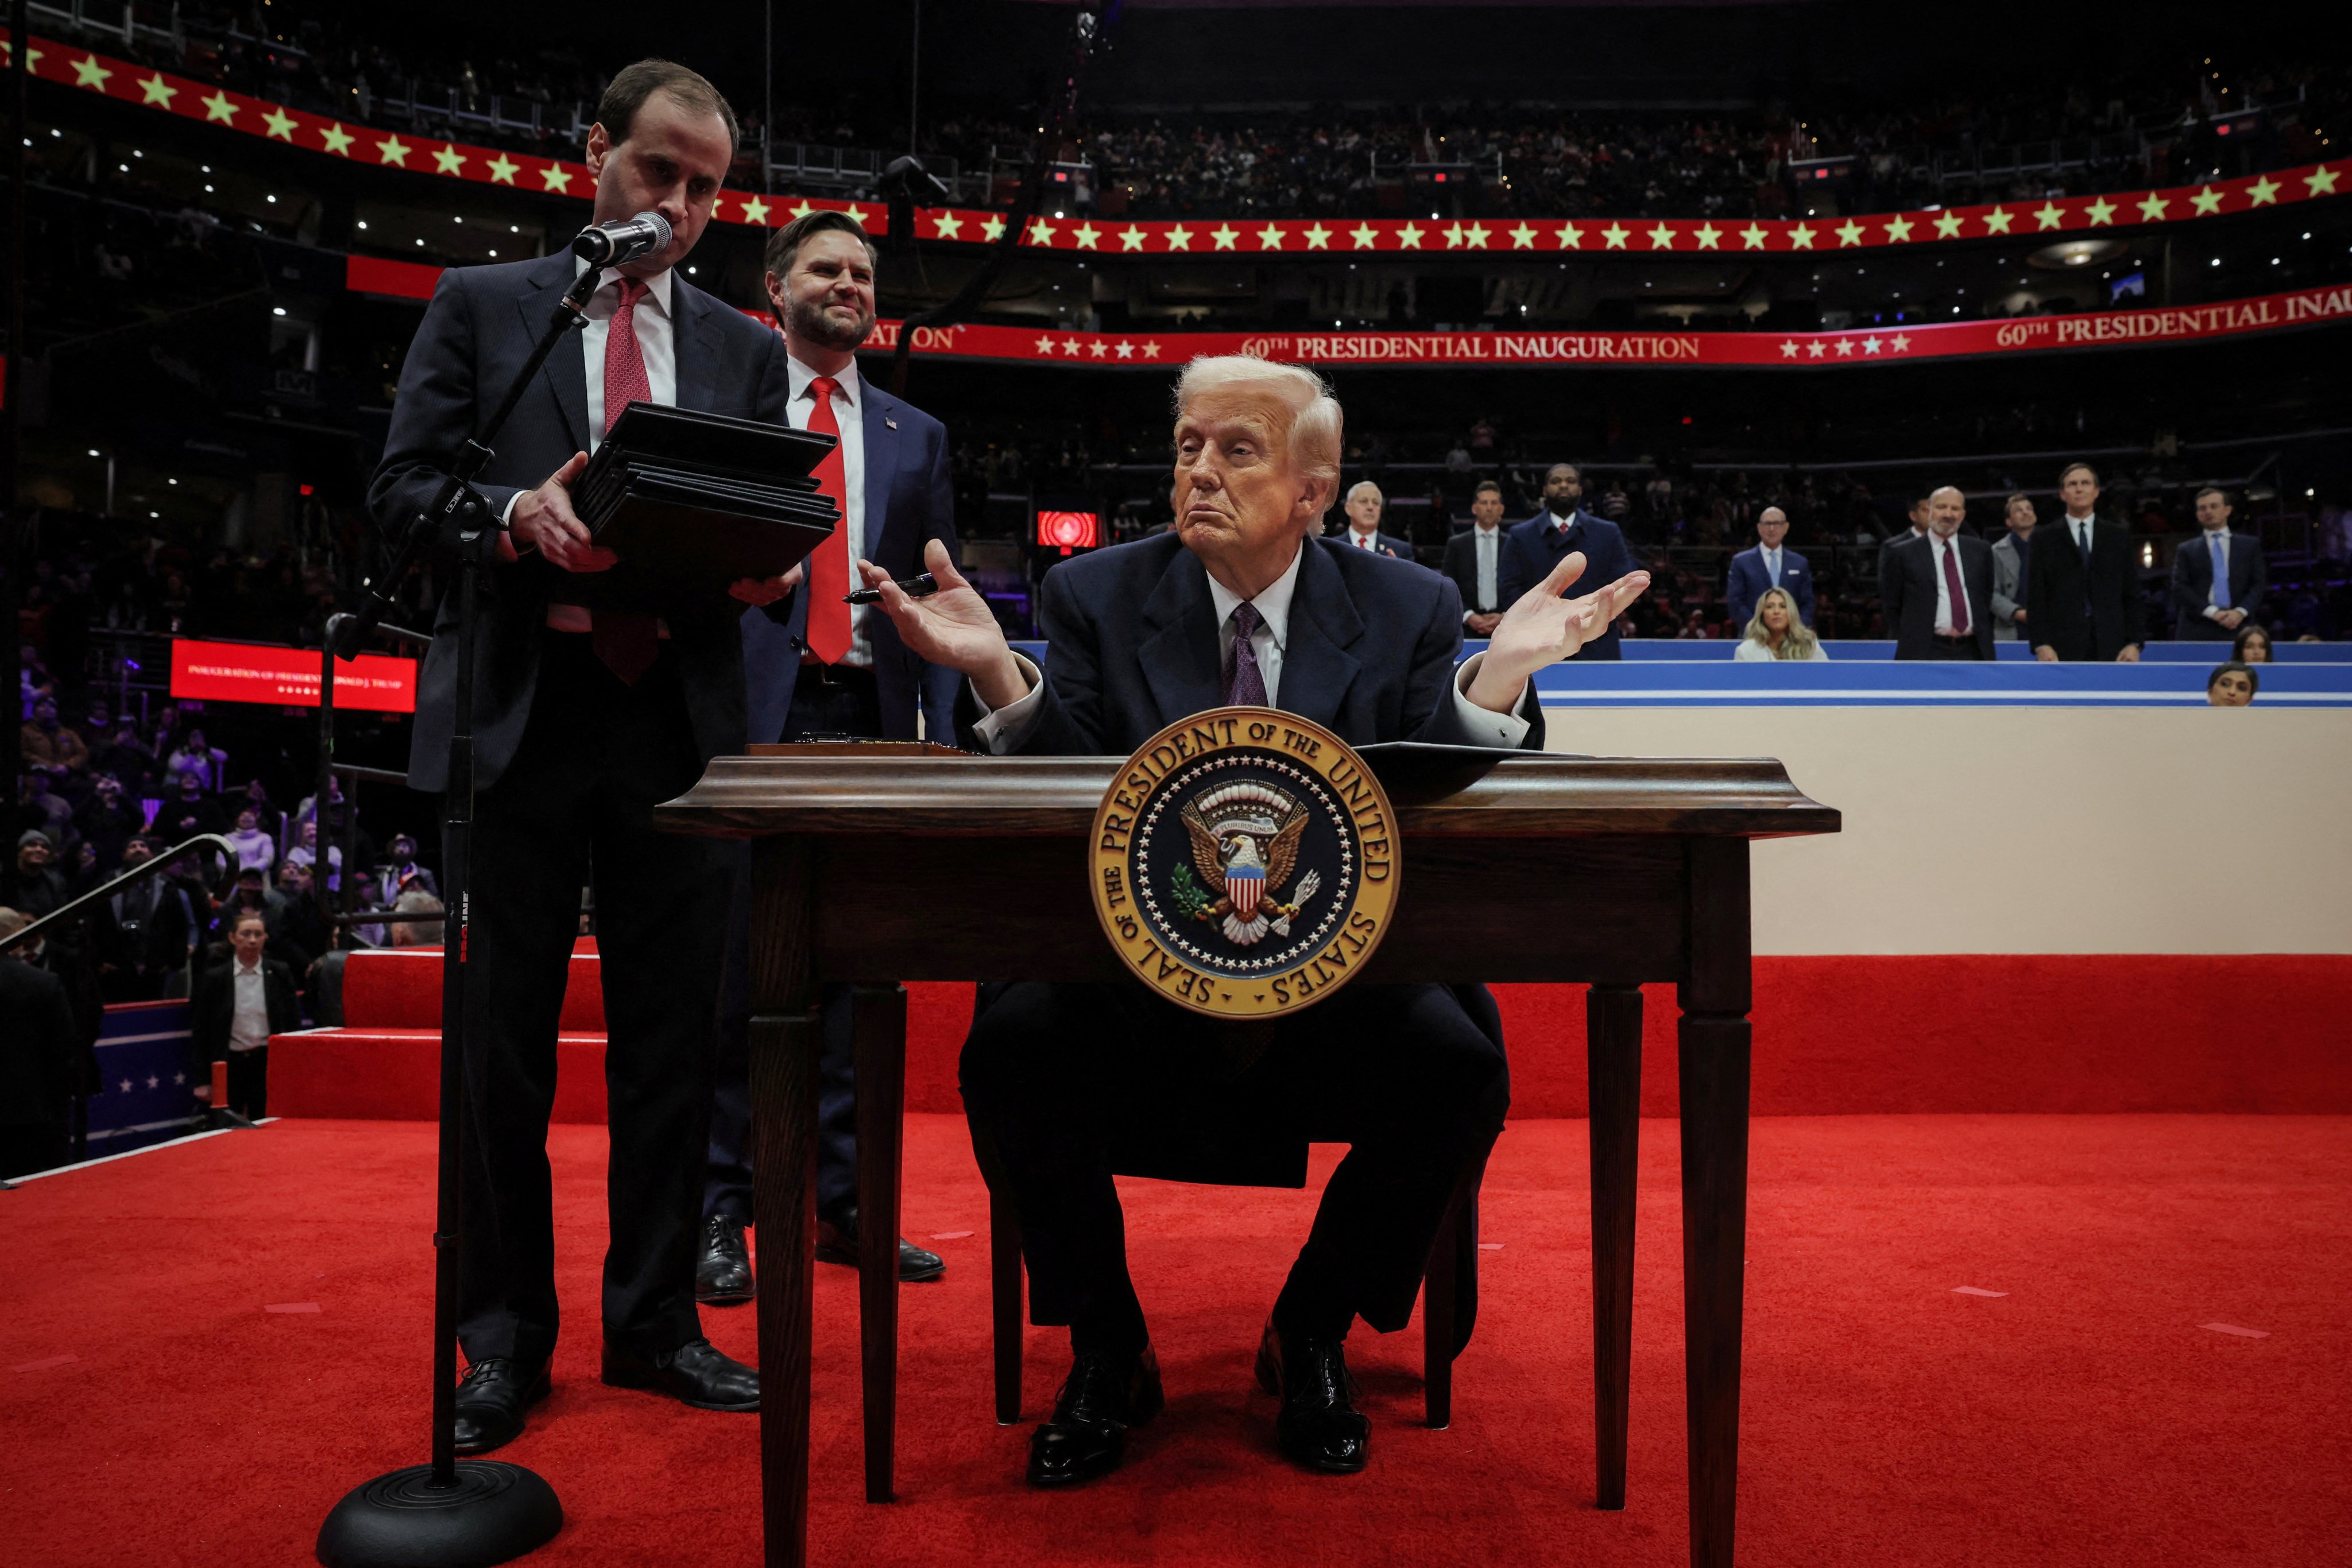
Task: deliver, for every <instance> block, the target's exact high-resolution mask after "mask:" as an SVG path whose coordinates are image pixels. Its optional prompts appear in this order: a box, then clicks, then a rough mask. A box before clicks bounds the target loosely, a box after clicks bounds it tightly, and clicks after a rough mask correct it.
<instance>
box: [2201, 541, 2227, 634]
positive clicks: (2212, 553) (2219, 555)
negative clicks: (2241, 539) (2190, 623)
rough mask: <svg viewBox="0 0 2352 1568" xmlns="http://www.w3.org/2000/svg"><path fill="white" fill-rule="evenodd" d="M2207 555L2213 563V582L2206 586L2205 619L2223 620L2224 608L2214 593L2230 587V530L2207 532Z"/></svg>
mask: <svg viewBox="0 0 2352 1568" xmlns="http://www.w3.org/2000/svg"><path fill="white" fill-rule="evenodd" d="M2205 553H2206V555H2207V556H2209V557H2210V558H2211V559H2212V562H2213V580H2212V581H2210V582H2209V583H2207V584H2206V585H2205V618H2206V619H2207V620H2209V621H2219V620H2220V619H2221V614H2222V609H2223V607H2222V606H2221V604H2220V603H2219V602H2217V601H2216V599H2215V596H2214V591H2215V590H2216V589H2224V588H2227V587H2229V586H2230V530H2229V528H2226V527H2223V528H2208V529H2206V530H2205Z"/></svg>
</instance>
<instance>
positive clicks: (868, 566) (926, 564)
mask: <svg viewBox="0 0 2352 1568" xmlns="http://www.w3.org/2000/svg"><path fill="white" fill-rule="evenodd" d="M923 570H925V571H928V572H929V573H930V574H931V576H932V577H934V578H936V579H937V580H939V585H940V591H938V592H937V593H929V594H925V595H924V596H923V597H922V598H920V599H916V598H913V597H911V596H910V595H908V592H907V591H906V590H905V589H903V588H900V587H899V586H898V583H897V582H895V581H893V580H891V577H890V574H889V573H888V572H887V571H884V570H882V569H881V568H880V567H878V566H876V565H875V564H874V563H873V562H872V561H870V560H861V561H859V562H858V563H857V574H858V576H859V577H860V578H861V579H862V580H864V581H865V583H866V587H868V588H870V589H873V590H875V591H877V592H878V593H880V594H881V595H882V612H883V613H884V614H886V615H887V616H889V617H890V623H891V624H892V625H894V626H896V627H898V635H899V636H900V637H901V638H903V639H905V641H906V643H907V646H908V648H909V649H911V650H912V651H913V652H914V653H917V654H918V655H919V656H920V657H922V658H924V659H927V660H929V662H930V663H932V664H945V665H946V666H947V667H948V668H949V669H951V670H954V671H957V672H959V673H960V674H964V675H966V676H969V677H970V678H971V689H972V693H973V695H976V696H978V697H979V698H980V700H981V701H982V702H984V703H986V704H987V705H988V706H990V707H992V708H1000V707H1003V706H1007V705H1008V704H1011V703H1015V702H1018V701H1020V700H1021V698H1022V697H1024V696H1025V695H1028V691H1029V683H1028V682H1027V681H1026V680H1024V679H1023V678H1022V674H1021V666H1020V665H1019V664H1016V663H1015V662H1014V661H1013V648H1012V645H1011V644H1010V643H1006V642H1005V640H1004V631H1003V628H1002V627H1000V626H999V625H997V623H996V615H995V612H992V611H991V610H990V609H989V608H988V601H987V600H985V599H983V598H982V597H981V594H980V591H979V590H978V589H976V588H974V587H972V585H971V583H969V582H966V581H965V580H963V574H962V573H961V572H960V571H958V570H956V569H955V562H954V561H952V560H950V559H948V549H947V546H945V545H943V544H941V543H940V541H939V540H937V539H933V540H932V541H931V542H930V543H929V544H927V545H925V546H924V547H923Z"/></svg>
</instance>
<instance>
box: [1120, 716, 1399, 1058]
mask: <svg viewBox="0 0 2352 1568" xmlns="http://www.w3.org/2000/svg"><path fill="white" fill-rule="evenodd" d="M1090 842H1091V846H1092V847H1091V850H1090V857H1089V858H1090V863H1089V872H1090V873H1091V875H1092V877H1093V889H1094V901H1095V913H1096V914H1097V915H1098V916H1100V917H1101V920H1102V925H1103V932H1104V934H1105V935H1106V936H1108V937H1109V938H1110V943H1111V946H1113V947H1114V948H1116V949H1117V950H1118V956H1120V958H1122V959H1123V960H1125V962H1126V964H1127V967H1129V969H1131V970H1133V971H1134V972H1135V975H1136V977H1138V978H1139V979H1140V980H1142V981H1143V983H1144V984H1145V985H1147V986H1150V988H1152V989H1153V990H1155V991H1158V992H1160V994H1161V995H1162V996H1165V997H1167V998H1169V999H1170V1000H1171V1001H1173V1002H1175V1003H1177V1004H1178V1005H1180V1006H1182V1007H1187V1008H1190V1009H1192V1010H1193V1011H1195V1012H1201V1013H1206V1014H1208V1015H1210V1016H1211V1017H1213V1018H1225V1019H1251V1018H1266V1017H1271V1016H1274V1015H1276V1014H1280V1013H1286V1012H1290V1011H1294V1010H1296V1009H1299V1008H1303V1007H1307V1006H1308V1005H1310V1004H1312V1003H1314V1002H1315V1001H1317V1000H1319V999H1320V998H1322V997H1323V996H1324V995H1325V994H1326V993H1327V992H1328V991H1330V990H1331V989H1333V988H1337V987H1339V986H1341V985H1344V984H1345V983H1346V982H1347V981H1348V980H1349V978H1350V977H1353V976H1354V975H1355V973H1356V971H1357V970H1359V969H1360V968H1362V967H1364V965H1365V963H1366V962H1367V961H1368V960H1369V959H1370V957H1371V956H1372V951H1373V949H1374V948H1376V947H1378V946H1380V942H1381V937H1382V936H1385V935H1386V934H1387V932H1388V928H1389V923H1390V921H1391V918H1392V916H1393V914H1394V911H1395V909H1396V897H1397V881H1398V875H1399V872H1400V869H1401V862H1400V857H1399V855H1398V841H1397V832H1396V825H1395V817H1394V814H1393V813H1392V812H1391V810H1390V807H1389V800H1388V796H1387V794H1386V793H1385V792H1383V791H1382V790H1381V785H1380V781H1379V780H1378V779H1374V778H1373V777H1372V774H1371V770H1370V768H1366V767H1365V766H1364V762H1363V759H1362V758H1360V757H1358V756H1357V755H1356V753H1355V752H1354V751H1353V750H1352V749H1350V748H1349V746H1348V744H1347V742H1345V741H1343V740H1341V739H1340V738H1339V737H1338V736H1336V735H1334V734H1332V733H1331V732H1330V731H1329V730H1328V729H1326V728H1324V727H1322V726H1321V725H1318V724H1314V723H1310V722H1309V721H1307V720H1306V719H1303V718H1300V717H1299V716H1297V715H1296V714H1288V713H1283V712H1280V711H1279V710H1277V709H1274V708H1263V707H1227V708H1213V709H1210V710H1209V711H1208V712H1206V713H1201V714H1196V715H1194V716H1192V717H1191V718H1188V719H1185V720H1184V721H1183V722H1181V723H1180V724H1172V725H1170V726H1169V727H1167V728H1166V729H1163V730H1161V731H1160V733H1159V734H1158V735H1155V736H1153V737H1151V738H1150V740H1147V741H1145V742H1144V743H1143V745H1142V747H1140V748H1139V749H1138V750H1137V752H1136V753H1135V755H1134V756H1133V757H1131V758H1128V762H1127V766H1126V767H1124V768H1120V769H1119V772H1118V777H1117V778H1116V779H1113V780H1112V781H1111V786H1110V788H1109V789H1108V790H1107V791H1105V793H1104V795H1103V801H1102V805H1101V806H1100V807H1099V808H1097V810H1096V812H1095V823H1094V836H1093V838H1092V840H1091V841H1090Z"/></svg>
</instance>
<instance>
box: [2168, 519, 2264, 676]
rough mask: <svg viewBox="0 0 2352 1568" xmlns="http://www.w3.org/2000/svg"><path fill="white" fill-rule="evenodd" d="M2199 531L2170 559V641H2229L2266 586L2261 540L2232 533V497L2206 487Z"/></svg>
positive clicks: (2259, 601) (2256, 605) (2258, 604)
mask: <svg viewBox="0 0 2352 1568" xmlns="http://www.w3.org/2000/svg"><path fill="white" fill-rule="evenodd" d="M2197 528H2198V534H2197V537H2196V538H2193V539H2190V540H2189V541H2188V542H2187V543H2186V544H2184V545H2182V546H2181V547H2180V548H2179V549H2178V550H2175V551H2174V552H2173V556H2172V613H2173V617H2174V620H2173V623H2172V636H2173V640H2174V641H2175V642H2180V643H2227V642H2230V641H2231V640H2232V639H2233V638H2235V637H2236V636H2237V634H2238V628H2239V627H2240V626H2242V625H2244V624H2245V622H2246V619H2247V617H2249V616H2251V615H2252V614H2253V613H2254V612H2256V611H2257V610H2260V609H2261V608H2262V607H2263V593H2264V592H2266V591H2268V590H2269V588H2270V571H2269V569H2268V568H2266V567H2265V566H2264V565H2263V541H2262V540H2261V539H2260V538H2257V537H2256V536H2254V535H2252V534H2240V533H2232V532H2231V531H2230V497H2228V496H2226V495H2224V494H2222V493H2221V491H2219V490H2217V489H2214V488H2213V487H2212V486H2210V485H2209V486H2206V487H2205V488H2204V489H2202V490H2200V491H2198V492H2197ZM2216 563H2219V566H2220V570H2215V566H2216Z"/></svg>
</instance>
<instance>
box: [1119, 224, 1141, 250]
mask: <svg viewBox="0 0 2352 1568" xmlns="http://www.w3.org/2000/svg"><path fill="white" fill-rule="evenodd" d="M1118 248H1119V249H1121V250H1141V249H1142V248H1143V231H1142V230H1141V229H1140V228H1138V227H1137V226H1136V225H1133V224H1129V225H1127V226H1126V227H1125V228H1123V229H1121V230H1119V231H1118Z"/></svg>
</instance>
